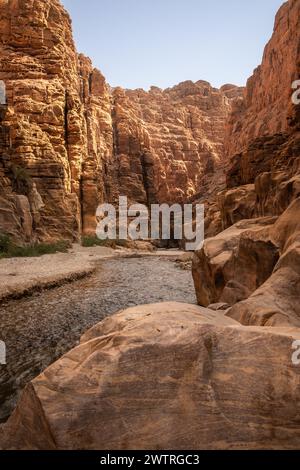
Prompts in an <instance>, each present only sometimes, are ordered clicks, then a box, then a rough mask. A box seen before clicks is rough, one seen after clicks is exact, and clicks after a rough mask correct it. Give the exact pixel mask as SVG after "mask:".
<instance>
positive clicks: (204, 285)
mask: <svg viewBox="0 0 300 470" xmlns="http://www.w3.org/2000/svg"><path fill="white" fill-rule="evenodd" d="M299 24H300V2H299V0H290V1H289V2H286V3H285V4H284V5H283V6H282V7H281V9H280V10H279V12H278V14H277V16H276V20H275V28H274V33H273V36H272V38H271V40H270V42H269V44H268V45H267V47H266V49H265V53H264V57H263V61H262V64H261V66H260V67H258V69H257V70H256V71H255V72H254V75H253V76H252V77H251V78H250V79H249V80H248V83H247V87H246V91H245V98H244V100H241V99H238V100H237V101H235V106H236V104H237V105H238V108H236V107H235V106H234V109H233V113H232V115H231V117H230V119H229V125H228V129H227V132H228V135H227V139H226V141H225V147H226V153H227V155H229V157H230V159H229V169H228V172H227V189H226V190H224V191H222V192H221V193H219V194H218V196H217V197H216V198H215V199H214V200H213V201H211V205H210V207H209V210H208V213H207V219H206V225H207V231H208V233H209V234H210V235H215V234H216V233H217V232H220V230H221V229H223V230H224V229H225V231H224V232H222V233H220V234H219V235H217V236H216V237H214V238H211V239H208V240H206V242H205V243H204V246H203V248H202V249H201V250H199V251H198V252H197V253H196V255H195V258H194V269H193V274H194V281H195V286H196V291H197V297H198V302H199V303H200V304H201V305H205V306H207V305H209V304H215V303H216V302H223V303H224V304H225V305H224V308H225V309H226V308H230V307H232V309H231V310H229V313H228V314H229V315H232V316H233V317H234V318H235V319H238V320H239V321H240V322H242V323H244V324H259V325H278V324H284V325H290V324H293V325H297V326H298V325H299V318H300V311H299V302H298V297H299V292H300V277H299V227H298V225H297V223H296V221H297V219H299V216H300V206H299V198H300V109H299V108H300V106H299V105H296V104H294V103H293V101H292V94H293V89H292V82H293V81H294V80H296V78H299V77H300V36H299V34H300V31H299ZM278 217H279V219H278V220H277V218H278ZM245 219H246V220H245ZM247 219H254V220H247Z"/></svg>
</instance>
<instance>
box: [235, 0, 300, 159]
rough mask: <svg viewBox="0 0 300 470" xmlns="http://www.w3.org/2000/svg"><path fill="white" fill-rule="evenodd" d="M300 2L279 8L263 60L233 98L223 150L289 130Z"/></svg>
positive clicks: (299, 49)
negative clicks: (245, 84) (240, 96)
mask: <svg viewBox="0 0 300 470" xmlns="http://www.w3.org/2000/svg"><path fill="white" fill-rule="evenodd" d="M299 18H300V2H299V0H289V1H288V2H286V3H284V5H282V7H281V8H280V9H279V11H278V13H277V15H276V19H275V25H274V32H273V35H272V38H271V39H270V41H269V43H268V44H267V46H266V48H265V51H264V55H263V60H262V64H261V65H260V66H259V67H257V69H256V70H255V71H254V74H253V75H252V77H250V78H249V80H248V82H247V87H246V90H245V93H244V99H239V100H237V101H236V103H235V106H234V112H233V114H232V116H231V118H230V120H229V123H228V128H227V142H226V153H227V155H228V156H229V157H231V156H233V155H235V154H237V153H240V152H241V151H242V150H243V149H245V148H246V147H247V146H248V145H249V144H250V143H252V142H253V141H254V140H255V139H256V138H261V137H263V136H270V135H275V134H278V133H284V132H286V131H287V130H288V118H289V114H290V110H291V106H292V104H291V96H292V93H293V90H292V83H293V82H294V81H295V80H297V79H299V66H300V62H299V61H300V28H299Z"/></svg>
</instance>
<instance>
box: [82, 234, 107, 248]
mask: <svg viewBox="0 0 300 470" xmlns="http://www.w3.org/2000/svg"><path fill="white" fill-rule="evenodd" d="M81 244H82V246H84V247H85V248H91V247H92V246H104V247H107V248H116V241H115V240H100V239H99V238H98V237H92V236H86V237H83V238H82V241H81Z"/></svg>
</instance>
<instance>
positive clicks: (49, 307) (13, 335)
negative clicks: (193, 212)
mask: <svg viewBox="0 0 300 470" xmlns="http://www.w3.org/2000/svg"><path fill="white" fill-rule="evenodd" d="M170 300H172V301H179V302H187V303H195V302H196V299H195V293H194V287H193V282H192V275H191V272H190V271H188V270H183V269H180V267H178V266H177V265H176V263H175V262H174V261H170V260H167V259H163V258H157V257H155V258H149V257H143V258H129V259H122V258H119V259H114V260H106V261H101V262H99V266H98V267H97V271H96V273H95V274H93V275H92V276H91V277H88V278H85V279H82V280H79V281H76V282H74V283H72V284H67V285H64V286H61V287H58V288H55V289H52V290H46V291H43V292H41V293H37V294H34V295H33V296H32V297H28V298H23V299H21V300H11V301H9V302H7V303H4V304H2V305H1V306H0V337H1V340H3V341H5V343H6V347H7V365H5V366H2V365H0V422H3V421H5V420H6V419H7V418H8V417H9V415H10V414H11V412H12V410H13V408H14V406H15V404H16V401H17V398H18V396H19V394H20V391H21V390H22V389H23V388H24V386H25V385H26V384H27V383H28V382H29V381H30V380H32V379H33V378H34V377H36V376H37V375H38V374H39V373H40V372H41V371H43V370H44V369H45V368H46V367H47V366H49V365H50V364H51V363H53V362H54V361H55V360H56V359H58V358H59V357H61V356H62V355H63V354H64V353H65V352H67V351H68V350H69V349H71V348H72V347H74V346H75V345H76V344H78V341H79V339H80V336H81V335H82V334H83V333H84V332H85V331H86V330H88V329H89V328H90V327H92V326H93V325H95V324H96V323H98V322H99V321H101V320H102V319H103V318H105V317H106V316H107V315H111V314H113V313H115V312H116V311H118V310H120V309H123V308H126V307H130V306H133V305H138V304H145V303H154V302H164V301H170Z"/></svg>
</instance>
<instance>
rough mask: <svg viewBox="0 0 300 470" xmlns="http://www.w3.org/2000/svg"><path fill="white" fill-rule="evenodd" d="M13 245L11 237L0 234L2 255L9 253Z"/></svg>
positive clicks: (0, 251)
mask: <svg viewBox="0 0 300 470" xmlns="http://www.w3.org/2000/svg"><path fill="white" fill-rule="evenodd" d="M11 244H12V243H11V240H10V237H9V235H7V234H5V233H3V234H2V233H0V254H3V253H7V252H8V250H9V248H10V247H11Z"/></svg>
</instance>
